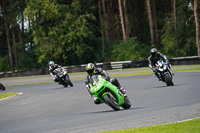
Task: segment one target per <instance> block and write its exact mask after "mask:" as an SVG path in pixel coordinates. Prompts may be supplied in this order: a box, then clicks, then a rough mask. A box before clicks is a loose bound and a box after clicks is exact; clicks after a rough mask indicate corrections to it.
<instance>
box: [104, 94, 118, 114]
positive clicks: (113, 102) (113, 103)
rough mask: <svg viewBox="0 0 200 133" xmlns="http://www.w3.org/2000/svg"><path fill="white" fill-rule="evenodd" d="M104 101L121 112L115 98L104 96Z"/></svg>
mask: <svg viewBox="0 0 200 133" xmlns="http://www.w3.org/2000/svg"><path fill="white" fill-rule="evenodd" d="M103 99H104V101H105V102H106V103H107V104H108V105H109V106H110V107H111V108H112V109H114V110H115V111H118V110H120V106H119V105H118V103H117V100H116V99H114V97H113V96H112V97H111V96H109V95H108V94H106V95H104V96H103Z"/></svg>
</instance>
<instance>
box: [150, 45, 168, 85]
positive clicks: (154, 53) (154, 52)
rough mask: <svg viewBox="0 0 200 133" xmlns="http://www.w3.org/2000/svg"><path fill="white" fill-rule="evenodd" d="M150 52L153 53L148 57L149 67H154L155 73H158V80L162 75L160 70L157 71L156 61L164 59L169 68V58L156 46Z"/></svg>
mask: <svg viewBox="0 0 200 133" xmlns="http://www.w3.org/2000/svg"><path fill="white" fill-rule="evenodd" d="M150 53H151V55H150V56H149V58H148V61H149V67H150V68H151V69H152V71H153V72H154V75H156V76H157V78H158V80H159V81H160V80H161V77H160V76H159V75H158V72H157V70H156V68H155V67H156V66H155V64H156V62H157V61H158V60H163V61H164V62H165V63H167V64H168V66H169V69H170V64H169V61H168V59H167V57H166V56H165V55H163V54H161V53H160V52H157V50H156V49H155V48H152V49H151V50H150Z"/></svg>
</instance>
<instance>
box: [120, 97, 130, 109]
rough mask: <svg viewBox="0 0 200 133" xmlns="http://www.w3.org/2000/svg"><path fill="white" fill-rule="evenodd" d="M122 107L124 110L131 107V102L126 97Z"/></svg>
mask: <svg viewBox="0 0 200 133" xmlns="http://www.w3.org/2000/svg"><path fill="white" fill-rule="evenodd" d="M122 107H123V108H124V109H129V108H130V107H131V102H130V100H129V99H128V97H125V98H124V104H123V105H122Z"/></svg>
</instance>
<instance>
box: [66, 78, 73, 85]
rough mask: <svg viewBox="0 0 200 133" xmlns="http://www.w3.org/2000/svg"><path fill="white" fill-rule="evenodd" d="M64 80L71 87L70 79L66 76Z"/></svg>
mask: <svg viewBox="0 0 200 133" xmlns="http://www.w3.org/2000/svg"><path fill="white" fill-rule="evenodd" d="M65 80H66V81H67V83H68V84H69V85H70V86H71V87H73V84H72V81H71V80H70V79H69V78H67V77H66V78H65Z"/></svg>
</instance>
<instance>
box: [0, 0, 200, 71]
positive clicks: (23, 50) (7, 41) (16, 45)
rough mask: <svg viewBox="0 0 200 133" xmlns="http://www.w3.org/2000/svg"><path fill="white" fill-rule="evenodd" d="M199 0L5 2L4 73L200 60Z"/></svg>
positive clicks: (0, 38)
mask: <svg viewBox="0 0 200 133" xmlns="http://www.w3.org/2000/svg"><path fill="white" fill-rule="evenodd" d="M199 5H200V2H199V1H198V0H0V9H1V10H0V22H1V25H0V71H8V70H15V69H17V70H27V69H33V68H43V67H46V66H47V64H48V62H49V61H50V60H53V61H55V62H56V63H58V64H61V65H63V66H65V65H78V64H85V63H88V62H105V61H119V60H121V61H122V60H143V59H146V58H147V57H148V56H149V50H150V49H151V48H152V47H156V48H157V49H158V50H159V51H161V52H162V53H164V54H166V55H167V56H168V57H169V58H171V57H178V56H195V55H199V56H200V46H199V16H200V11H199V10H200V9H199V8H198V7H199Z"/></svg>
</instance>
